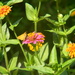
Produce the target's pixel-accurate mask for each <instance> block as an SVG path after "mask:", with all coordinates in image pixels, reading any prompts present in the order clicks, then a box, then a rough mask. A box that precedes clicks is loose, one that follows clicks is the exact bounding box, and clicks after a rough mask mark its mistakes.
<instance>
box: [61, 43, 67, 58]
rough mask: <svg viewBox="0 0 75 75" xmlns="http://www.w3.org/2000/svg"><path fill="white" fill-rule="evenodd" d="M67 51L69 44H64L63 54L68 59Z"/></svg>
mask: <svg viewBox="0 0 75 75" xmlns="http://www.w3.org/2000/svg"><path fill="white" fill-rule="evenodd" d="M66 49H67V44H64V46H63V50H62V52H63V54H64V56H65V57H68V52H67V51H66Z"/></svg>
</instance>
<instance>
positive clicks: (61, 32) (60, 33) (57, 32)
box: [46, 30, 66, 36]
mask: <svg viewBox="0 0 75 75" xmlns="http://www.w3.org/2000/svg"><path fill="white" fill-rule="evenodd" d="M46 31H48V32H54V33H56V34H59V35H62V36H65V35H66V32H63V31H56V30H46Z"/></svg>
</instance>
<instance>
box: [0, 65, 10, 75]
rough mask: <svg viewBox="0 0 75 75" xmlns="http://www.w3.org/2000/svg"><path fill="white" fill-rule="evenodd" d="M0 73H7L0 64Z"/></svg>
mask: <svg viewBox="0 0 75 75" xmlns="http://www.w3.org/2000/svg"><path fill="white" fill-rule="evenodd" d="M0 73H2V74H8V73H9V72H8V71H7V69H5V68H4V67H2V66H0Z"/></svg>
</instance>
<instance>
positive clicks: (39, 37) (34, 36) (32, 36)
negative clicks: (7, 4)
mask: <svg viewBox="0 0 75 75" xmlns="http://www.w3.org/2000/svg"><path fill="white" fill-rule="evenodd" d="M44 38H45V36H44V35H43V34H42V33H40V32H38V33H35V32H32V33H29V34H28V36H27V38H26V39H25V40H24V41H23V42H22V43H23V44H29V43H33V44H36V43H37V42H40V43H43V42H44V40H45V39H44Z"/></svg>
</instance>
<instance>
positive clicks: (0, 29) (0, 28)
mask: <svg viewBox="0 0 75 75" xmlns="http://www.w3.org/2000/svg"><path fill="white" fill-rule="evenodd" d="M0 33H2V20H0Z"/></svg>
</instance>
